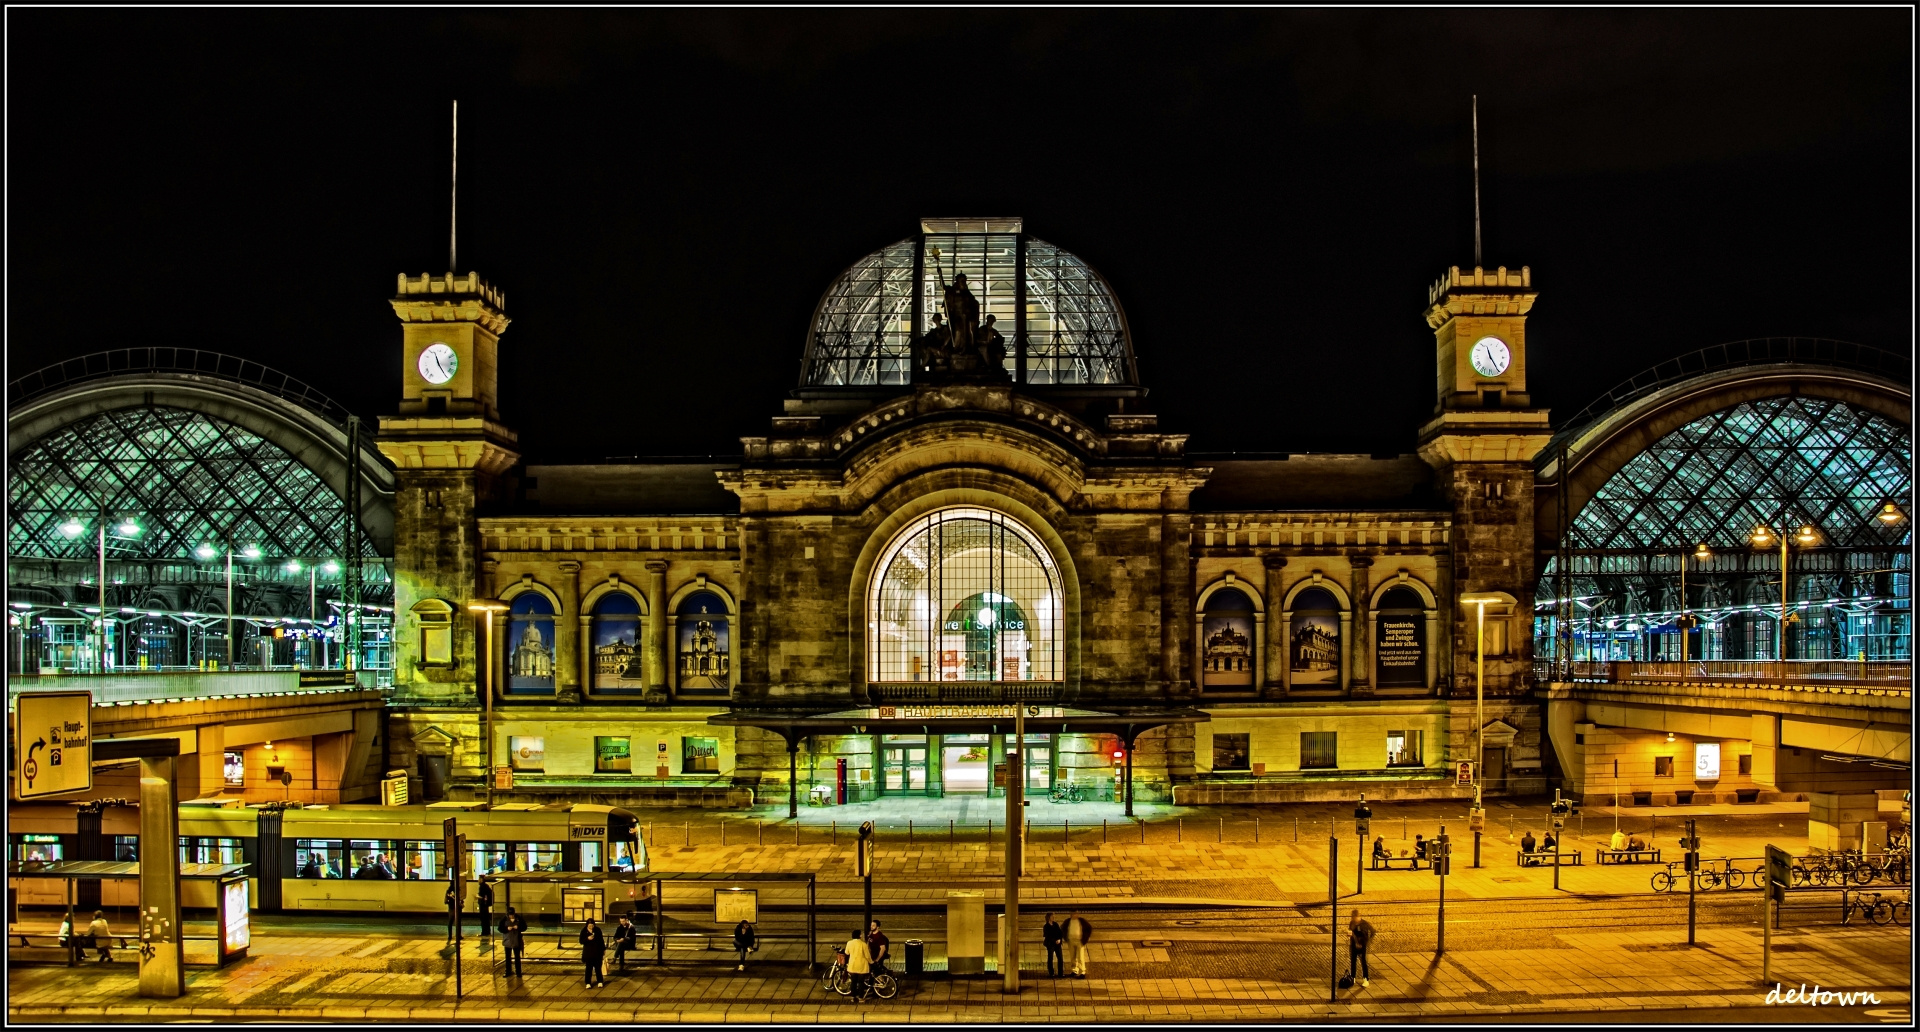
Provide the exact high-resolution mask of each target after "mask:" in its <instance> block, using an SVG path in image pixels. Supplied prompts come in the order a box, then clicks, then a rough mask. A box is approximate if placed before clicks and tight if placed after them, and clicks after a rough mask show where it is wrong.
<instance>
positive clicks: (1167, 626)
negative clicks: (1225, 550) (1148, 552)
mask: <svg viewBox="0 0 1920 1032" xmlns="http://www.w3.org/2000/svg"><path fill="white" fill-rule="evenodd" d="M1192 537H1193V517H1192V516H1190V515H1188V514H1187V513H1184V512H1169V513H1162V514H1161V516H1160V599H1159V609H1160V612H1159V613H1158V614H1157V615H1158V616H1159V619H1160V676H1161V677H1162V678H1164V679H1165V680H1166V684H1167V692H1168V693H1169V694H1172V695H1186V694H1188V693H1190V692H1192V691H1193V689H1194V683H1193V679H1192V677H1191V676H1190V675H1189V671H1188V666H1187V664H1186V663H1185V661H1184V655H1183V653H1184V652H1185V643H1186V640H1187V627H1188V624H1187V618H1188V614H1190V613H1192V612H1193V602H1194V598H1193V567H1192V563H1193V559H1192V555H1191V553H1192V547H1191V545H1192ZM1083 606H1084V602H1083Z"/></svg>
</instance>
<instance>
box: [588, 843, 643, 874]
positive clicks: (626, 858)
mask: <svg viewBox="0 0 1920 1032" xmlns="http://www.w3.org/2000/svg"><path fill="white" fill-rule="evenodd" d="M596 844H597V843H596ZM612 846H613V867H612V870H615V871H631V870H633V856H634V849H633V846H632V845H631V844H630V843H626V842H614V843H612Z"/></svg>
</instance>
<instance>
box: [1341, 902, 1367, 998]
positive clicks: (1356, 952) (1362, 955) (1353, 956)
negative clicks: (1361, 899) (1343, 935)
mask: <svg viewBox="0 0 1920 1032" xmlns="http://www.w3.org/2000/svg"><path fill="white" fill-rule="evenodd" d="M1372 942H1373V924H1372V922H1370V921H1368V920H1366V919H1365V918H1363V917H1361V916H1360V910H1359V908H1357V907H1356V908H1355V909H1354V911H1353V916H1352V917H1349V918H1348V919H1347V977H1348V978H1355V977H1358V978H1359V979H1360V984H1361V985H1362V986H1367V985H1371V984H1372V983H1371V982H1369V981H1368V977H1369V973H1368V971H1367V946H1368V944H1370V943H1372Z"/></svg>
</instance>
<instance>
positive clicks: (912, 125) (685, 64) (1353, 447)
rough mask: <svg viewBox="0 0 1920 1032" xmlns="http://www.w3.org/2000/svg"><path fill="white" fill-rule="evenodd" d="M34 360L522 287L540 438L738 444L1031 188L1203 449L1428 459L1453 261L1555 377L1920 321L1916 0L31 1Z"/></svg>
mask: <svg viewBox="0 0 1920 1032" xmlns="http://www.w3.org/2000/svg"><path fill="white" fill-rule="evenodd" d="M7 26H8V30H9V31H8V47H9V53H8V57H9V62H8V75H9V82H8V85H9V88H10V89H9V98H8V100H9V103H8V116H9V122H8V129H9V134H8V144H9V148H8V171H9V173H10V175H9V184H8V185H9V192H8V214H9V216H10V225H9V230H10V232H9V234H8V258H9V271H10V277H9V283H8V301H9V304H8V311H7V320H8V321H7V330H8V340H7V358H8V361H9V363H10V369H9V373H8V375H9V378H11V377H15V376H19V375H21V374H23V373H25V372H27V371H30V370H31V369H34V368H36V367H38V366H40V365H43V364H47V363H49V362H52V361H54V360H57V359H60V358H65V357H71V356H77V355H81V354H85V353H88V352H93V351H100V350H106V349H110V348H115V347H125V346H132V345H145V344H169V345H181V346H191V347H199V348H206V349H211V350H216V351H222V352H227V353H230V354H235V355H241V356H245V357H248V358H252V359H256V360H258V361H260V362H263V363H266V364H268V365H271V366H274V367H277V368H279V369H282V370H284V371H286V372H288V373H291V374H293V375H295V376H297V377H300V378H302V379H305V380H307V381H309V382H311V383H312V384H314V385H315V386H317V387H319V388H320V389H322V390H324V391H326V392H327V393H329V394H332V395H333V396H334V397H335V398H337V399H339V400H340V401H342V402H344V403H346V404H347V405H348V406H350V407H352V408H354V409H356V410H357V411H359V412H361V413H362V414H363V415H367V416H374V415H379V414H383V413H390V412H392V411H393V409H394V406H395V403H396V401H397V398H398V394H399V382H400V368H399V366H400V362H399V358H398V345H399V341H400V327H399V323H398V321H397V320H396V319H395V318H394V316H393V314H392V310H391V309H390V308H389V306H388V304H387V299H388V298H389V297H391V296H392V294H393V288H394V276H395V274H396V273H398V272H401V271H403V270H404V271H407V272H409V273H412V274H415V275H418V274H420V273H422V272H434V273H440V272H444V271H446V266H447V218H448V213H447V208H448V201H447V192H448V178H449V171H448V159H449V143H448V129H449V125H448V123H449V102H450V101H451V99H453V98H455V97H457V98H459V100H460V114H461V124H460V129H461V150H460V258H459V264H460V271H462V272H464V271H467V270H469V269H475V270H478V271H479V272H480V273H481V274H482V275H483V276H484V277H486V278H487V279H489V280H491V281H492V282H494V283H495V284H497V285H499V286H500V287H501V288H503V289H504V290H505V291H506V293H507V311H508V314H509V315H510V316H511V317H512V318H513V320H514V322H513V326H512V327H511V329H510V330H509V331H508V332H507V335H506V337H505V338H504V340H503V342H502V354H503V359H502V361H503V372H502V399H503V400H502V405H503V408H504V410H505V416H506V419H507V421H508V423H509V424H510V425H512V426H513V427H514V428H516V429H517V430H518V431H519V432H520V434H521V440H522V443H523V445H524V446H525V449H526V451H527V453H528V455H529V457H530V458H533V459H536V460H544V461H554V460H570V459H586V460H591V459H596V458H600V457H604V456H608V455H631V454H646V455H685V454H708V453H712V454H737V451H738V441H737V438H738V437H740V436H741V435H759V434H764V433H765V432H766V429H767V425H768V424H767V417H769V416H771V415H773V414H775V413H776V412H777V411H778V408H779V404H780V400H781V399H782V398H783V397H784V396H785V393H786V392H787V391H788V390H789V389H791V388H792V387H793V386H794V384H795V382H796V381H797V378H798V373H799V359H800V355H801V350H802V347H803V345H804V342H805V339H806V333H807V329H808V326H807V322H808V318H809V316H810V314H811V312H812V310H813V306H814V304H815V302H816V301H817V300H818V298H819V296H820V294H821V292H822V291H823V290H824V289H825V288H826V287H827V286H828V284H829V283H830V282H831V280H832V279H833V278H834V276H835V275H836V273H838V272H839V271H840V270H841V269H842V268H844V267H845V266H847V265H849V264H851V263H852V262H854V261H856V260H858V259H859V258H861V257H862V256H864V255H865V254H867V253H869V252H871V251H873V250H876V249H878V248H880V247H882V246H884V245H886V244H888V243H891V242H893V241H895V240H899V239H901V238H903V237H906V236H909V235H910V234H912V233H914V232H916V231H917V226H918V223H917V220H918V219H919V218H920V217H921V216H943V215H967V216H972V215H1018V216H1021V217H1024V218H1025V219H1026V227H1027V230H1028V231H1029V232H1031V233H1033V234H1034V235H1036V236H1038V237H1040V238H1042V239H1045V240H1048V241H1050V242H1052V243H1055V244H1058V245H1060V246H1062V247H1065V248H1067V249H1068V250H1071V251H1073V252H1074V253H1076V254H1078V255H1080V256H1081V257H1082V258H1084V259H1086V260H1087V261H1088V262H1090V263H1091V264H1092V265H1094V266H1095V267H1096V268H1098V269H1099V270H1101V272H1103V273H1104V274H1105V275H1106V276H1107V277H1108V278H1109V279H1110V280H1111V281H1112V283H1113V284H1114V286H1115V288H1116V290H1117V291H1118V293H1119V297H1120V300H1121V302H1122V304H1123V305H1124V306H1125V307H1126V309H1127V314H1128V318H1129V320H1130V321H1131V324H1132V328H1133V331H1134V339H1135V347H1136V349H1137V352H1138V356H1139V366H1140V370H1141V376H1142V379H1143V381H1144V382H1145V384H1146V385H1147V386H1148V387H1149V388H1151V391H1152V393H1151V395H1150V396H1149V399H1148V405H1147V407H1148V408H1149V409H1150V410H1153V411H1157V412H1158V413H1160V415H1161V418H1162V426H1163V427H1165V428H1166V429H1169V430H1173V431H1182V430H1184V431H1187V432H1191V433H1192V434H1193V440H1192V442H1191V447H1192V448H1193V449H1195V450H1206V451H1226V450H1242V451H1262V450H1280V451H1305V450H1315V451H1357V452H1367V451H1371V452H1382V451H1409V450H1411V449H1412V446H1413V441H1414V434H1415V431H1416V430H1417V428H1418V426H1419V424H1420V423H1421V422H1423V421H1424V420H1425V419H1426V418H1427V417H1428V415H1429V414H1430V412H1431V410H1432V406H1433V391H1434V359H1433V343H1432V341H1433V338H1432V334H1431V332H1430V331H1429V330H1428V329H1427V327H1426V325H1425V323H1424V321H1423V320H1422V318H1421V310H1422V307H1423V305H1424V302H1425V299H1426V294H1425V291H1426V287H1427V285H1428V284H1429V283H1431V282H1432V281H1433V280H1435V279H1436V278H1438V276H1439V275H1440V274H1441V272H1442V271H1443V270H1444V269H1445V268H1446V267H1447V266H1449V265H1471V264H1472V257H1473V255H1472V245H1473V227H1472V192H1471V173H1470V158H1469V154H1470V151H1469V123H1468V112H1469V109H1468V97H1469V95H1471V94H1474V93H1478V94H1479V95H1480V122H1481V162H1482V170H1483V171H1482V189H1483V194H1484V201H1483V210H1484V221H1485V236H1486V253H1485V259H1486V261H1485V264H1486V265H1487V266H1488V267H1493V266H1496V265H1503V264H1504V265H1508V266H1519V265H1522V264H1526V265H1531V266H1532V267H1533V270H1534V283H1535V285H1536V287H1537V288H1538V289H1539V290H1540V294H1541V296H1540V301H1539V303H1538V305H1537V307H1536V308H1535V309H1534V314H1533V316H1532V318H1531V321H1530V332H1529V345H1530V352H1529V364H1530V374H1531V381H1532V382H1531V387H1532V389H1533V394H1534V397H1535V399H1536V403H1538V404H1543V405H1547V406H1550V407H1552V408H1553V409H1555V410H1557V414H1558V415H1561V416H1570V415H1571V414H1572V413H1573V412H1574V411H1575V410H1577V409H1579V408H1581V407H1582V406H1584V405H1585V404H1586V403H1587V402H1588V401H1589V400H1591V399H1592V398H1593V397H1594V396H1596V395H1598V394H1599V393H1600V392H1602V391H1604V390H1605V389H1606V388H1608V387H1610V386H1612V385H1613V384H1614V383H1616V382H1618V381H1620V380H1623V379H1625V378H1627V377H1628V376H1631V375H1633V374H1634V373H1636V372H1639V371H1640V370H1642V369H1644V368H1646V367H1647V366H1650V365H1652V364H1654V363H1655V362H1657V361H1659V360H1661V359H1664V358H1668V357H1673V356H1676V355H1679V354H1681V353H1684V352H1688V351H1693V350H1695V349H1698V348H1701V347H1705V346H1708V345H1711V344H1715V343H1719V342H1723V341H1729V340H1738V339H1742V338H1748V337H1760V336H1788V335H1802V336H1821V337H1835V338H1840V339H1844V340H1852V341H1857V342H1860V343H1864V344H1871V345H1875V346H1878V347H1881V348H1886V349H1889V350H1893V351H1898V352H1902V353H1906V352H1908V351H1910V348H1911V340H1912V338H1911V329H1912V320H1913V311H1912V307H1911V304H1912V289H1911V284H1912V282H1913V269H1912V262H1911V255H1912V235H1911V234H1912V226H1913V213H1912V197H1911V179H1910V175H1911V143H1912V140H1911V126H1912V112H1911V106H1910V86H1911V65H1910V62H1911V54H1910V51H1909V43H1910V40H1911V38H1912V25H1911V12H1910V11H1908V10H1905V9H1887V10H1844V11H1829V10H1793V11H1788V10H1726V11H1709V10H1696V11H1649V10H1642V11H1604V10H1600V11H1552V12H1520V11H1477V12H1457V13H1456V12H1438V11H1428V12H1419V11H1359V12H1300V11H1295V12H1198V13H1196V12H1185V11H1160V12H1118V13H1113V12H1105V13H1102V12H1088V13H1078V12H1052V13H1039V14H1024V13H1005V12H987V11H940V12H929V13H917V12H882V13H871V12H864V11H838V12H811V13H807V12H802V13H779V12H727V13H718V14H708V13H698V12H665V13H654V12H600V11H572V12H475V13H456V12H444V13H443V12H423V11H411V12H383V11H377V10H352V11H272V12H259V11H255V12H235V11H220V10H175V11H151V12H149V11H130V10H75V11H60V10H21V9H14V10H11V11H9V12H8V15H7Z"/></svg>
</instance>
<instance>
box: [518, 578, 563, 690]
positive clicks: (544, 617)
mask: <svg viewBox="0 0 1920 1032" xmlns="http://www.w3.org/2000/svg"><path fill="white" fill-rule="evenodd" d="M553 661H554V655H553V604H552V603H551V602H548V601H547V600H546V598H545V597H543V596H541V595H537V594H534V593H533V592H525V593H522V594H520V595H518V596H516V597H515V598H514V600H513V615H512V619H510V620H508V621H507V691H509V692H528V693H539V692H551V691H553Z"/></svg>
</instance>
